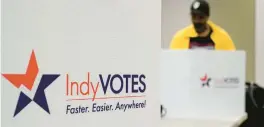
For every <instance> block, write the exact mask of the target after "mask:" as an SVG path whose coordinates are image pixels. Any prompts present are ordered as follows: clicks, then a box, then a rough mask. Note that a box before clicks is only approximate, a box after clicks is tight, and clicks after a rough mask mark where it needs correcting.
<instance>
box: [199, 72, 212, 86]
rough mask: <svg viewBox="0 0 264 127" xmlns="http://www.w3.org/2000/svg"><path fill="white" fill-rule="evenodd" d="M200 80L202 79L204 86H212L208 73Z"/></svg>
mask: <svg viewBox="0 0 264 127" xmlns="http://www.w3.org/2000/svg"><path fill="white" fill-rule="evenodd" d="M200 80H201V81H202V83H203V84H202V86H203V87H204V86H207V87H210V82H211V80H212V79H211V78H208V76H207V74H205V75H204V76H203V77H201V78H200Z"/></svg>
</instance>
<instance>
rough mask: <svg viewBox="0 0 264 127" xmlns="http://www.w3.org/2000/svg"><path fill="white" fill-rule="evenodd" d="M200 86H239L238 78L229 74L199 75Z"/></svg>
mask: <svg viewBox="0 0 264 127" xmlns="http://www.w3.org/2000/svg"><path fill="white" fill-rule="evenodd" d="M200 81H201V83H202V87H206V86H207V87H213V88H237V87H239V83H240V79H239V78H238V77H235V76H234V77H231V76H217V77H211V76H210V77H209V76H208V75H207V74H205V75H203V76H202V77H200Z"/></svg>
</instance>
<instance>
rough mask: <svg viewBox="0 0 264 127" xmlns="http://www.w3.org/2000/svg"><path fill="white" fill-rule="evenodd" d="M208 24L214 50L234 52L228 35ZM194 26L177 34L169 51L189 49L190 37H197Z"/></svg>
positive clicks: (214, 25) (210, 22)
mask: <svg viewBox="0 0 264 127" xmlns="http://www.w3.org/2000/svg"><path fill="white" fill-rule="evenodd" d="M208 24H209V25H210V27H211V28H212V30H213V33H212V34H211V39H212V40H213V41H214V43H215V50H236V47H235V45H234V43H233V41H232V39H231V37H230V36H229V35H228V33H227V32H226V31H225V30H224V29H222V28H221V27H219V26H217V25H216V24H214V23H213V22H212V21H208ZM197 36H198V34H197V33H196V32H195V29H194V26H193V25H190V26H188V27H186V28H184V29H182V30H180V31H179V32H177V33H176V34H175V35H174V37H173V39H172V41H171V44H170V49H189V43H190V37H197Z"/></svg>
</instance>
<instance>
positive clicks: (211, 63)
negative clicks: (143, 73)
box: [160, 50, 245, 120]
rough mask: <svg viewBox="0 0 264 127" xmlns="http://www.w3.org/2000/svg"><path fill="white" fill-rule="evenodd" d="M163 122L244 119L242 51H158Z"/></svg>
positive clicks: (243, 57)
mask: <svg viewBox="0 0 264 127" xmlns="http://www.w3.org/2000/svg"><path fill="white" fill-rule="evenodd" d="M160 66H161V68H160V69H161V70H160V71H161V73H160V74H161V81H160V82H161V83H160V89H161V104H162V105H164V107H165V108H166V110H167V114H166V116H165V118H172V119H174V118H178V119H201V120H202V119H204V120H205V119H211V120H232V119H233V120H236V119H237V118H238V117H241V116H243V115H245V87H244V84H245V53H244V52H243V51H235V52H228V51H187V50H185V51H167V50H165V51H162V53H161V65H160Z"/></svg>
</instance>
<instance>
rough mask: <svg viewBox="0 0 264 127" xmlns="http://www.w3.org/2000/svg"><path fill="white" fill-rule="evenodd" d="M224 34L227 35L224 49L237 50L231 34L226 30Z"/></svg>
mask: <svg viewBox="0 0 264 127" xmlns="http://www.w3.org/2000/svg"><path fill="white" fill-rule="evenodd" d="M224 35H225V37H224V40H223V42H224V45H223V48H224V50H236V46H235V44H234V42H233V40H232V38H231V37H230V36H229V34H228V33H227V32H226V31H224Z"/></svg>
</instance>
